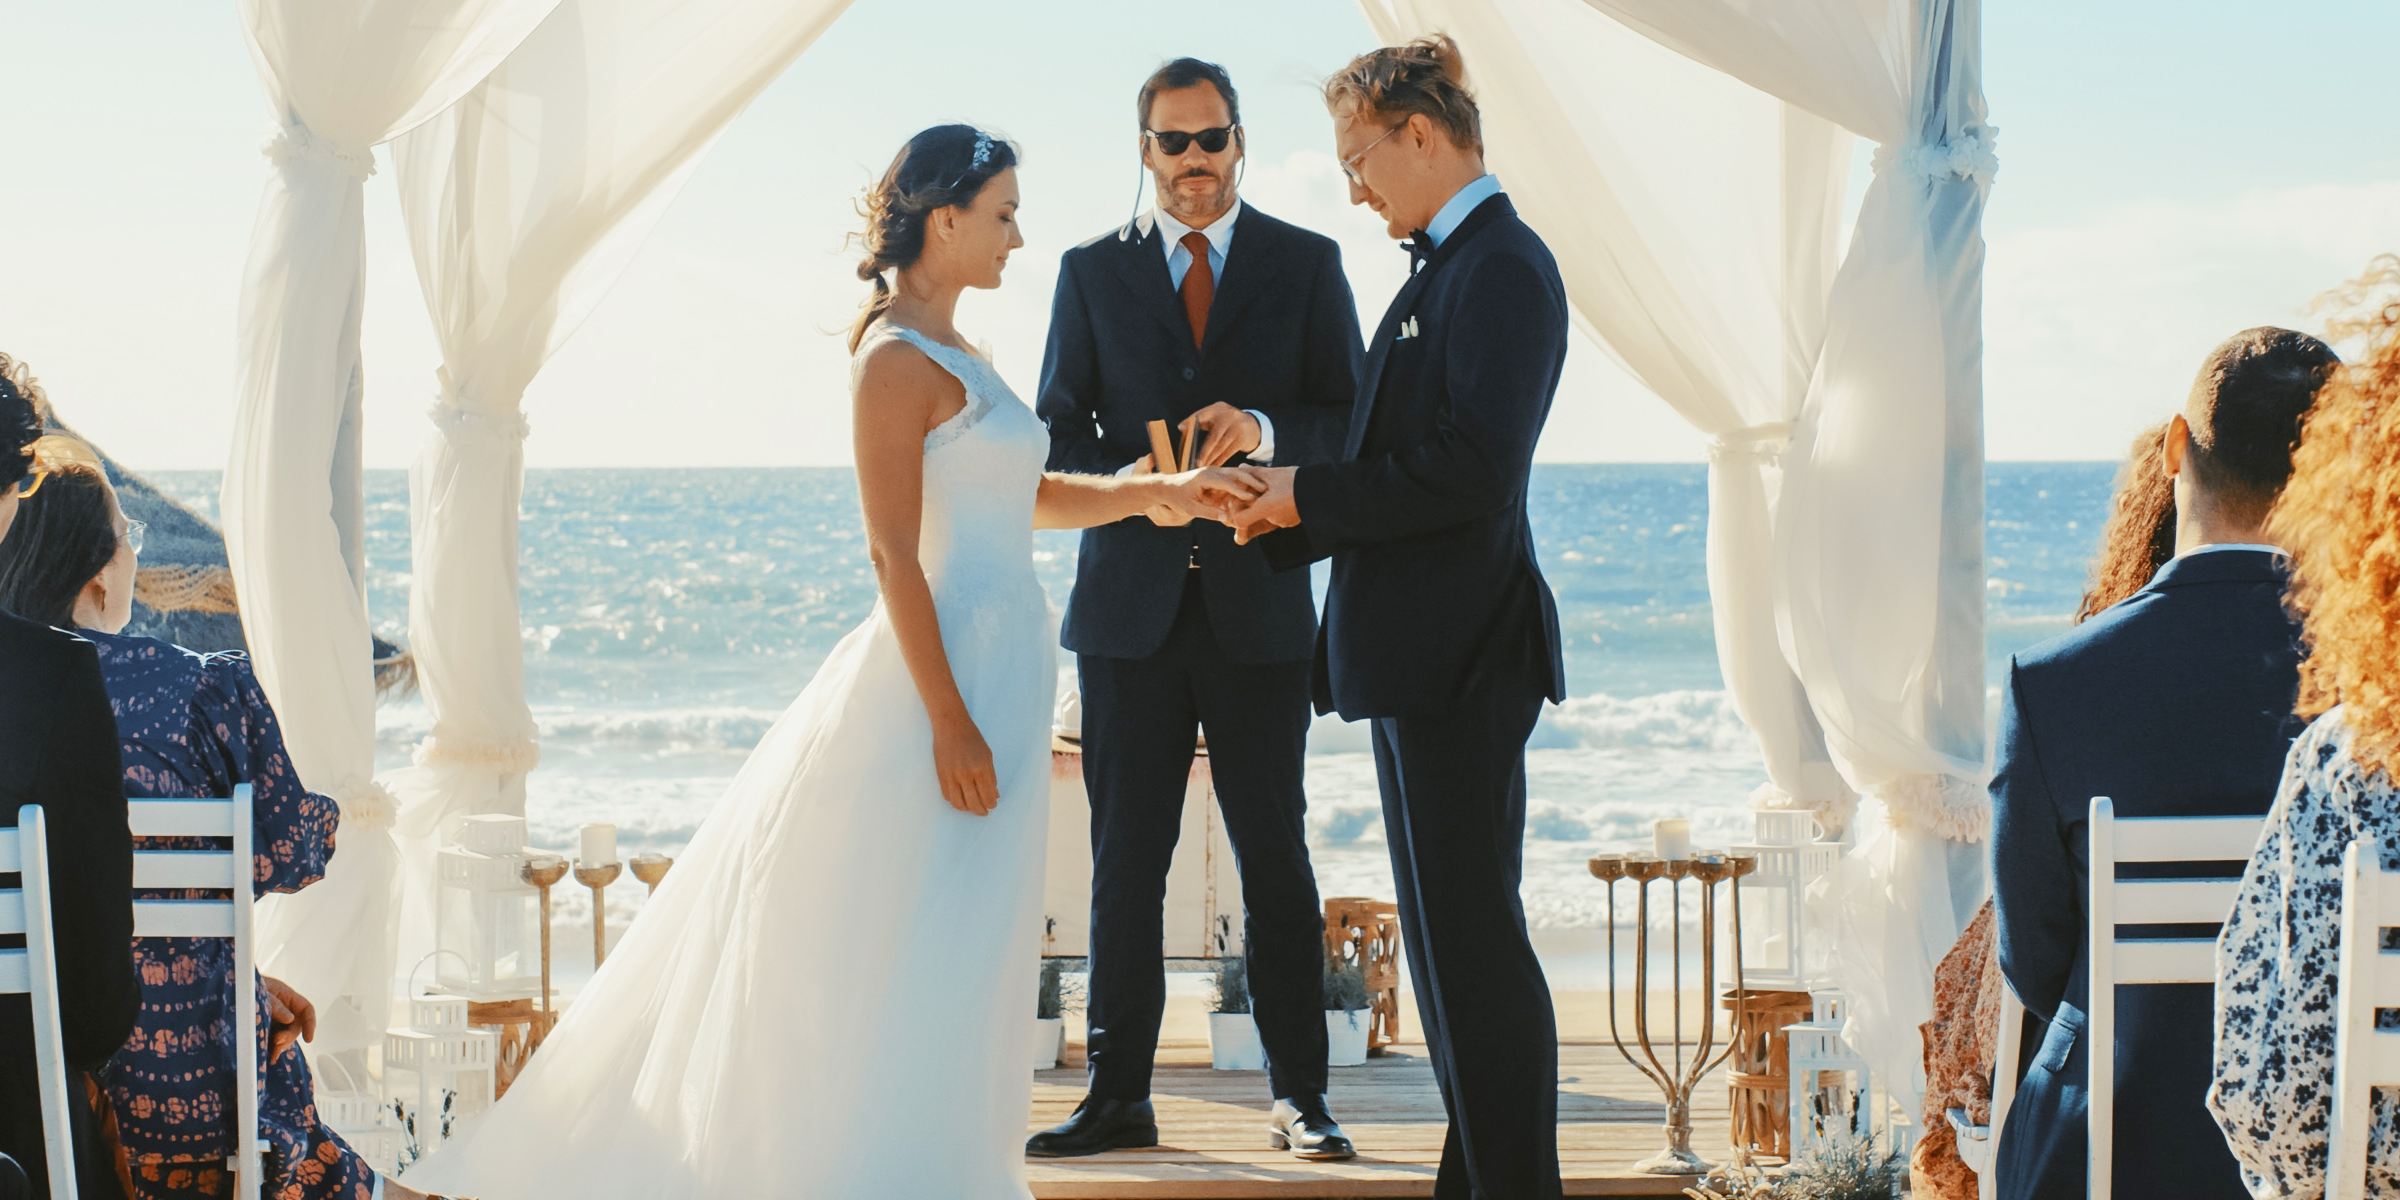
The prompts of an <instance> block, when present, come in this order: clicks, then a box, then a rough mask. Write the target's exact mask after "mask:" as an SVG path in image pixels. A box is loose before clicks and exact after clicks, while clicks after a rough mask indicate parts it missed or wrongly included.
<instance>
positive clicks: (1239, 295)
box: [1201, 204, 1283, 354]
mask: <svg viewBox="0 0 2400 1200" xmlns="http://www.w3.org/2000/svg"><path fill="white" fill-rule="evenodd" d="M1275 226H1276V222H1275V220H1274V218H1272V217H1269V216H1267V214H1265V213H1262V212H1260V211H1258V210H1257V209H1256V208H1253V207H1251V206H1249V205H1247V204H1245V205H1244V206H1243V207H1242V215H1241V216H1240V217H1238V218H1236V221H1235V225H1234V238H1233V242H1232V244H1231V245H1230V246H1228V247H1227V248H1226V253H1225V277H1224V278H1223V279H1219V280H1217V295H1216V299H1215V300H1212V301H1210V303H1209V306H1208V331H1207V336H1206V337H1205V338H1203V339H1202V342H1201V350H1202V353H1204V354H1205V353H1206V352H1207V349H1208V348H1209V347H1211V346H1214V345H1216V344H1217V342H1218V341H1220V340H1221V339H1222V338H1223V337H1224V334H1225V331H1226V330H1228V329H1231V328H1233V321H1234V318H1236V317H1239V316H1241V315H1242V310H1243V309H1245V308H1248V307H1249V306H1250V302H1251V301H1252V300H1256V299H1257V298H1258V295H1259V293H1260V292H1263V291H1265V290H1266V284H1267V278H1268V277H1269V276H1270V275H1272V274H1274V271H1275V263H1276V260H1277V258H1278V256H1279V255H1280V254H1281V253H1282V251H1283V244H1282V243H1283V239H1282V237H1281V236H1280V235H1281V234H1282V232H1283V231H1282V230H1280V229H1277V228H1276V227H1275Z"/></svg>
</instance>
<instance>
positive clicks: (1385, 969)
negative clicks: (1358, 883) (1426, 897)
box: [1325, 896, 1400, 1054]
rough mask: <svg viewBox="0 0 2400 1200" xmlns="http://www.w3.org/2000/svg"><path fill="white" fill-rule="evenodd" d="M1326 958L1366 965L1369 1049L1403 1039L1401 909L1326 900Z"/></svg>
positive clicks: (1363, 900)
mask: <svg viewBox="0 0 2400 1200" xmlns="http://www.w3.org/2000/svg"><path fill="white" fill-rule="evenodd" d="M1325 959H1326V961H1327V962H1329V963H1330V962H1340V961H1344V960H1353V959H1354V960H1356V961H1357V962H1358V963H1359V964H1361V965H1362V966H1363V967H1364V968H1365V969H1366V977H1367V995H1368V996H1370V997H1372V1003H1371V1004H1370V1005H1369V1006H1368V1007H1369V1009H1370V1012H1371V1015H1370V1016H1369V1017H1368V1023H1367V1053H1369V1054H1380V1053H1382V1052H1383V1048H1384V1047H1385V1046H1389V1045H1391V1044H1392V1043H1394V1042H1396V1041H1399V1040H1400V907H1399V906H1398V905H1396V904H1393V903H1391V902H1390V901H1387V900H1370V899H1368V898H1367V897H1365V896H1331V897H1328V898H1327V899H1326V901H1325Z"/></svg>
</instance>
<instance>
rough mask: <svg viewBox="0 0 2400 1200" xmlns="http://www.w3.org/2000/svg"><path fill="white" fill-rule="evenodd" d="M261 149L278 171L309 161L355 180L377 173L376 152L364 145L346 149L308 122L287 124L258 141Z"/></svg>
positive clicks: (359, 181) (363, 180) (361, 180)
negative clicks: (323, 135) (310, 127)
mask: <svg viewBox="0 0 2400 1200" xmlns="http://www.w3.org/2000/svg"><path fill="white" fill-rule="evenodd" d="M258 152H259V153H261V154H264V155H266V156H267V161H269V162H271V163H274V164H275V166H276V168H277V169H278V170H284V171H289V170H292V169H293V168H295V167H297V166H299V165H300V164H302V163H309V164H312V165H315V166H318V167H322V168H324V169H326V170H330V171H336V172H339V173H340V174H342V175H344V176H346V177H347V178H348V179H349V180H350V182H352V183H365V182H366V181H367V177H368V176H370V175H373V174H374V173H375V151H374V148H373V147H366V146H362V147H360V148H358V149H356V150H348V149H344V148H343V147H341V146H338V145H335V144H334V143H333V142H331V141H329V140H327V139H325V138H321V137H318V136H317V135H316V134H314V133H311V132H309V129H308V126H306V125H287V126H284V127H283V128H281V129H277V130H275V131H274V132H272V133H269V134H268V135H267V139H266V140H265V141H263V142H260V143H259V146H258Z"/></svg>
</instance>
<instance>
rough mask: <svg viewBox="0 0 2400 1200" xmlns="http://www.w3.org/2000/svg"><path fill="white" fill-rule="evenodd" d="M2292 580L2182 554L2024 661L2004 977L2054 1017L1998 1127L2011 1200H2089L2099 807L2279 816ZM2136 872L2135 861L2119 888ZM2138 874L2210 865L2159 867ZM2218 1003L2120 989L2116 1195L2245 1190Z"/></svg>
mask: <svg viewBox="0 0 2400 1200" xmlns="http://www.w3.org/2000/svg"><path fill="white" fill-rule="evenodd" d="M2284 582H2285V576H2284V568H2283V559H2282V558H2281V557H2280V556H2278V555H2274V554H2270V553H2268V552H2266V551H2263V550H2217V551H2209V552H2206V553H2200V554H2192V555H2186V556H2184V557H2181V558H2177V559H2175V560H2173V561H2172V562H2169V563H2168V564H2167V565H2166V566H2165V567H2163V568H2161V569H2160V571H2159V573H2158V575H2157V577H2156V578H2154V579H2152V580H2151V581H2150V584H2149V586H2147V587H2145V588H2143V589H2142V590H2141V591H2139V592H2137V593H2135V594H2134V595H2133V596H2132V597H2131V598H2129V599H2127V600H2126V601H2124V602H2123V603H2121V604H2118V605H2116V606H2115V607H2113V608H2110V609H2109V610H2108V611H2106V612H2104V613H2101V614H2100V615H2098V616H2096V617H2093V618H2092V619H2090V620H2089V621H2086V622H2084V623H2083V624H2082V625H2080V626H2078V627H2076V628H2075V629H2074V630H2073V631H2071V632H2069V633H2066V634H2064V635H2062V636H2060V637H2057V638H2053V639H2051V640H2050V641H2048V642H2044V643H2042V644H2041V645H2039V646H2036V647H2034V648H2033V649H2031V650H2028V651H2025V652H2024V653H2022V654H2019V655H2017V656H2016V658H2015V659H2014V660H2013V661H2012V662H2011V663H2010V666H2009V673H2008V690H2007V694H2006V696H2005V697H2004V698H2003V700H2002V707H2001V716H2000V741H1999V747H2000V757H1999V761H1998V763H1997V764H1996V767H1997V770H1996V772H1995V774H1994V775H1993V778H1992V820H1993V835H1992V889H1993V894H1994V898H1995V900H1996V902H1997V903H1996V905H1995V907H1996V909H1997V911H1998V916H1999V927H2000V967H2001V970H2002V971H2003V972H2004V973H2005V974H2006V975H2007V976H2008V983H2009V986H2010V987H2011V988H2012V989H2014V990H2015V991H2016V994H2017V998H2018V999H2020V1000H2022V1001H2024V1002H2025V1007H2026V1008H2027V1009H2028V1010H2030V1011H2031V1012H2032V1013H2033V1014H2034V1015H2036V1016H2038V1017H2039V1018H2041V1019H2042V1020H2043V1021H2046V1022H2047V1026H2046V1029H2042V1030H2037V1031H2031V1032H2029V1034H2028V1039H2027V1041H2028V1044H2029V1045H2033V1044H2036V1042H2035V1039H2037V1038H2038V1046H2039V1048H2038V1050H2036V1051H2034V1058H2033V1062H2032V1064H2031V1065H2030V1067H2029V1068H2028V1069H2027V1071H2026V1073H2025V1077H2024V1083H2023V1085H2022V1090H2020V1091H2019V1092H2018V1093H2017V1099H2016V1104H2015V1107H2014V1108H2012V1109H2011V1110H2010V1112H2009V1117H2008V1125H2007V1128H2006V1129H2004V1130H2003V1131H2002V1133H2001V1140H2000V1150H1999V1153H2000V1158H2001V1162H2002V1166H2001V1170H2000V1180H2001V1189H2002V1190H2001V1195H2002V1196H2004V1197H2008V1198H2010V1200H2023V1198H2027V1197H2043V1198H2048V1197H2076V1198H2078V1200H2080V1197H2082V1196H2083V1195H2084V1179H2085V1166H2084V1155H2085V1150H2086V1144H2087V1143H2086V1138H2085V1125H2084V1121H2085V1112H2086V1105H2085V1086H2086V1085H2085V1081H2086V1079H2087V1078H2088V1059H2087V1051H2088V1047H2087V1046H2086V1045H2085V1043H2086V1041H2087V1040H2088V1039H2087V1038H2086V1037H2085V1026H2084V1022H2085V1013H2086V1012H2087V1011H2088V1009H2089V1007H2090V1002H2089V1000H2088V996H2089V993H2090V989H2089V986H2088V981H2089V973H2090V969H2091V962H2090V959H2089V957H2088V956H2087V953H2086V950H2087V942H2086V932H2085V931H2086V909H2085V898H2086V897H2087V896H2088V895H2089V894H2090V893H2089V886H2090V885H2089V878H2090V875H2089V870H2088V864H2089V862H2090V857H2089V843H2088V842H2087V840H2086V839H2087V835H2088V832H2089V831H2088V828H2087V827H2088V825H2089V818H2090V812H2091V802H2092V797H2094V796H2107V797H2109V798H2111V799H2112V800H2114V801H2115V802H2116V811H2117V815H2118V816H2120V817H2180V816H2263V815H2265V814H2266V811H2267V808H2268V806H2269V805H2270V804H2272V803H2273V801H2274V798H2275V787H2276V781H2277V779H2278V778H2279V777H2280V776H2281V775H2282V772H2283V760H2284V756H2285V754H2286V753H2288V752H2289V751H2290V749H2291V744H2292V739H2293V738H2294V737H2295V736H2297V735H2298V734H2299V732H2300V730H2301V729H2302V727H2303V726H2304V724H2305V723H2304V722H2303V721H2301V720H2300V718H2298V717H2296V716H2293V715H2292V705H2293V703H2294V701H2295V699H2296V698H2297V694H2298V691H2299V686H2300V683H2299V680H2300V676H2299V670H2300V650H2299V634H2300V631H2299V627H2298V626H2297V625H2296V624H2295V623H2294V622H2293V621H2292V619H2291V617H2290V615H2289V614H2288V613H2286V612H2285V611H2284V608H2283V590H2284ZM2240 869H2241V864H2239V863H2232V864H2224V865H2223V866H2222V867H2221V868H2220V869H2218V870H2216V871H2214V872H2213V873H2215V874H2225V875H2236V874H2239V872H2240ZM2136 873H2137V872H2136V870H2135V868H2134V867H2132V866H2128V867H2126V868H2123V869H2121V870H2120V872H2119V876H2118V877H2119V878H2124V877H2127V876H2130V875H2134V874H2136ZM2140 873H2142V874H2152V875H2156V874H2165V875H2168V876H2171V877H2191V876H2195V875H2200V874H2207V873H2212V872H2209V871H2207V870H2205V869H2202V870H2195V869H2192V868H2188V867H2184V866H2182V865H2179V864H2157V865H2156V866H2155V867H2151V868H2149V869H2147V870H2143V871H2141V872H2140ZM2212 932H2213V930H2206V929H2203V930H2190V929H2186V928H2184V927H2178V926H2168V927H2161V928H2156V929H2148V930H2139V931H2136V930H2120V933H2121V934H2123V935H2124V936H2144V937H2192V936H2205V935H2206V934H2208V933H2212ZM2213 1005H2214V989H2213V988H2211V987H2210V986H2209V985H2208V984H2197V983H2196V984H2147V985H2141V986H2132V987H2120V988H2118V989H2117V1048H2116V1055H2115V1059H2116V1079H2117V1084H2116V1087H2117V1097H2118V1100H2117V1105H2116V1109H2115V1121H2116V1131H2117V1132H2116V1139H2115V1140H2116V1164H2117V1166H2116V1194H2118V1195H2120V1196H2175V1197H2178V1198H2179V1200H2180V1198H2183V1197H2215V1196H2222V1197H2226V1198H2227V1200H2243V1198H2245V1197H2246V1196H2247V1193H2246V1192H2245V1191H2244V1190H2243V1188H2242V1186H2241V1178H2240V1176H2239V1174H2238V1173H2237V1171H2236V1168H2235V1166H2234V1160H2233V1156H2232V1154H2230V1153H2229V1152H2227V1150H2226V1149H2225V1139H2224V1136H2223V1135H2222V1134H2221V1133H2220V1132H2219V1131H2218V1129H2217V1127H2216V1123H2215V1122H2214V1121H2213V1120H2212V1119H2211V1118H2210V1117H2209V1115H2208V1112H2207V1110H2206V1108H2205V1107H2204V1099H2205V1096H2206V1094H2207V1091H2208V1085H2209V1063H2210V1039H2211V1038H2212V1036H2213V1022H2214V1019H2215V1018H2214V1008H2213ZM2001 1066H2002V1069H2004V1070H2005V1069H2010V1068H2011V1067H2012V1066H2013V1064H2002V1065H2001Z"/></svg>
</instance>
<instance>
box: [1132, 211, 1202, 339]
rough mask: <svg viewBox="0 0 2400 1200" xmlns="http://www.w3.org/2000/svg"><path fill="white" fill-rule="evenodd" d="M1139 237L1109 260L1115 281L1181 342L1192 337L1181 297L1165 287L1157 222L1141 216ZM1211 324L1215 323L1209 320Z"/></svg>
mask: <svg viewBox="0 0 2400 1200" xmlns="http://www.w3.org/2000/svg"><path fill="white" fill-rule="evenodd" d="M1134 232H1135V233H1136V234H1137V235H1138V236H1135V237H1129V238H1126V239H1125V240H1124V241H1122V242H1120V243H1118V247H1117V248H1118V251H1119V252H1118V253H1116V254H1112V255H1110V256H1109V257H1110V258H1111V259H1112V260H1113V261H1114V262H1115V264H1116V271H1117V282H1119V283H1121V284H1123V285H1124V287H1125V290H1126V291H1127V292H1128V293H1130V295H1131V296H1132V299H1133V302H1134V304H1136V305H1137V306H1139V307H1141V308H1144V309H1147V310H1148V311H1149V312H1150V313H1151V315H1153V316H1155V317H1157V318H1158V320H1159V322H1160V323H1161V324H1164V325H1165V326H1166V327H1167V329H1168V331H1169V332H1171V333H1173V334H1174V335H1175V336H1176V337H1178V338H1181V339H1183V340H1184V341H1187V342H1188V341H1190V340H1191V337H1192V321H1191V318H1190V317H1187V316H1185V315H1184V312H1183V297H1181V296H1178V295H1176V294H1175V289H1174V288H1172V287H1169V286H1167V256H1166V252H1165V251H1163V250H1161V249H1159V245H1158V239H1159V238H1160V237H1161V236H1162V234H1161V233H1160V232H1159V228H1158V223H1157V222H1156V221H1154V220H1152V219H1151V218H1150V216H1149V215H1148V214H1144V215H1143V216H1142V217H1141V218H1139V219H1138V220H1136V221H1135V222H1134ZM1209 324H1210V325H1212V326H1213V325H1215V324H1216V322H1215V321H1214V320H1213V319H1212V320H1211V321H1210V322H1209Z"/></svg>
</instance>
